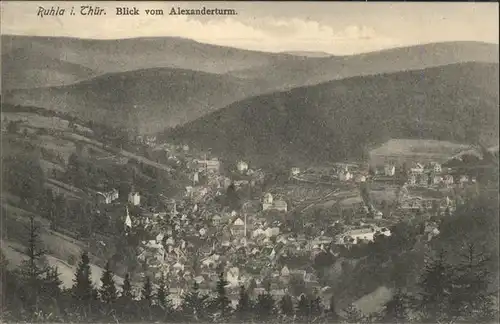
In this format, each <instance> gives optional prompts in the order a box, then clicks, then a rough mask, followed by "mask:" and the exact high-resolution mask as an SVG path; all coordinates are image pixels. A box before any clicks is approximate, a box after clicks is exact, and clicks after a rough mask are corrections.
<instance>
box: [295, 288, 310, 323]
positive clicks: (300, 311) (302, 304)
mask: <svg viewBox="0 0 500 324" xmlns="http://www.w3.org/2000/svg"><path fill="white" fill-rule="evenodd" d="M296 314H297V316H299V317H300V318H301V319H303V320H305V319H307V318H309V316H310V315H311V303H310V301H309V298H307V296H306V295H305V294H302V295H300V297H299V302H298V303H297V311H296Z"/></svg>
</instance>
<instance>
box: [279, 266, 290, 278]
mask: <svg viewBox="0 0 500 324" xmlns="http://www.w3.org/2000/svg"><path fill="white" fill-rule="evenodd" d="M280 274H281V276H282V277H284V278H288V277H290V270H289V269H288V267H287V266H284V267H283V268H282V269H281V272H280Z"/></svg>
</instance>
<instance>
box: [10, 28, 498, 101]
mask: <svg viewBox="0 0 500 324" xmlns="http://www.w3.org/2000/svg"><path fill="white" fill-rule="evenodd" d="M1 40H2V42H1V43H2V44H1V46H2V70H3V71H7V72H8V73H5V72H4V73H2V87H3V89H5V90H12V89H26V88H35V87H47V86H64V85H69V84H72V83H75V82H79V81H82V80H86V79H89V78H92V77H95V76H99V75H103V74H107V73H119V72H128V71H134V70H142V69H150V68H176V69H189V70H194V71H201V72H207V73H214V74H225V73H229V74H231V75H232V76H235V77H239V78H245V79H251V80H256V81H258V82H259V84H261V85H262V86H263V87H265V89H266V91H268V92H272V91H277V90H284V89H289V88H293V87H300V86H304V85H313V84H318V83H321V82H326V81H331V80H336V79H342V78H347V77H353V76H358V75H373V74H379V73H388V72H398V71H405V70H412V69H423V68H427V67H433V66H439V65H446V64H452V63H461V62H469V61H472V62H498V45H493V44H486V43H477V42H451V43H437V44H426V45H418V46H411V47H403V48H396V49H390V50H384V51H380V52H373V53H367V54H359V55H351V56H331V55H329V54H328V53H319V52H312V51H296V52H290V53H286V52H285V53H266V52H258V51H249V50H243V49H237V48H232V47H225V46H217V45H210V44H203V43H199V42H196V41H193V40H189V39H184V38H178V37H152V38H130V39H114V40H92V39H79V38H67V37H32V36H12V35H2V36H1Z"/></svg>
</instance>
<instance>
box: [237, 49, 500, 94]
mask: <svg viewBox="0 0 500 324" xmlns="http://www.w3.org/2000/svg"><path fill="white" fill-rule="evenodd" d="M498 60H499V59H498V45H497V44H488V43H480V42H448V43H432V44H423V45H416V46H409V47H401V48H394V49H388V50H383V51H378V52H371V53H364V54H357V55H350V56H329V57H304V56H285V57H281V58H280V60H275V61H273V62H272V63H271V64H268V65H265V66H260V67H252V68H249V69H246V70H238V71H233V72H231V74H232V75H235V76H238V77H241V78H250V79H259V80H261V81H262V83H265V84H266V85H267V86H268V87H269V88H275V89H282V90H286V89H289V88H294V87H300V86H304V85H314V84H318V83H322V82H326V81H331V80H339V79H344V78H349V77H354V76H362V75H376V74H380V73H393V72H399V71H408V70H419V69H425V68H428V67H436V66H442V65H448V64H455V63H463V62H486V63H498Z"/></svg>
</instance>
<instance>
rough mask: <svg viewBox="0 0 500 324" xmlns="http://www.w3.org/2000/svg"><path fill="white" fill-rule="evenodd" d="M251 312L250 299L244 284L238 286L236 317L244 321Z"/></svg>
mask: <svg viewBox="0 0 500 324" xmlns="http://www.w3.org/2000/svg"><path fill="white" fill-rule="evenodd" d="M251 314H252V300H251V299H250V296H249V295H248V291H247V290H246V289H245V286H243V285H242V286H241V287H240V296H239V299H238V306H236V317H237V318H238V319H239V320H242V321H245V320H248V319H249V317H250V315H251Z"/></svg>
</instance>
